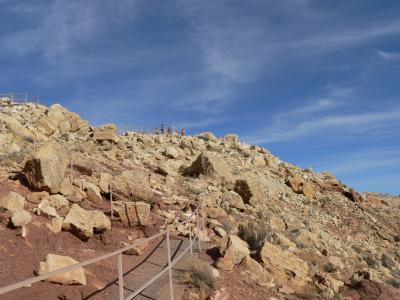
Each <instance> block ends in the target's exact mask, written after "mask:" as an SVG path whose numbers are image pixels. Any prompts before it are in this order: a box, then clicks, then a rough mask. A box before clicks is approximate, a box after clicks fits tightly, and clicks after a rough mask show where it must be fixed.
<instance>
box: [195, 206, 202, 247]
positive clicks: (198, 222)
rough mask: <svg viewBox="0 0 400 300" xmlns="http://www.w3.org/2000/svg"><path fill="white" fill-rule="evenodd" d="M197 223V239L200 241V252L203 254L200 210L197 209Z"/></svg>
mask: <svg viewBox="0 0 400 300" xmlns="http://www.w3.org/2000/svg"><path fill="white" fill-rule="evenodd" d="M196 223H197V239H198V241H199V252H201V241H200V220H199V208H198V207H197V209H196Z"/></svg>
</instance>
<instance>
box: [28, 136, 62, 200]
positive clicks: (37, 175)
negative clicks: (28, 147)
mask: <svg viewBox="0 0 400 300" xmlns="http://www.w3.org/2000/svg"><path fill="white" fill-rule="evenodd" d="M67 165H68V159H67V157H66V154H65V152H64V150H63V148H62V147H61V146H60V145H59V144H57V143H55V142H49V143H46V144H45V145H43V146H42V147H41V148H40V149H39V150H38V151H37V152H36V153H34V154H33V156H32V157H30V158H29V159H28V160H27V161H26V163H25V167H24V173H25V176H26V178H27V180H28V183H29V185H30V186H31V187H32V188H34V189H38V190H45V191H48V192H51V193H58V192H59V191H60V187H61V183H62V181H63V180H64V173H65V169H66V167H67Z"/></svg>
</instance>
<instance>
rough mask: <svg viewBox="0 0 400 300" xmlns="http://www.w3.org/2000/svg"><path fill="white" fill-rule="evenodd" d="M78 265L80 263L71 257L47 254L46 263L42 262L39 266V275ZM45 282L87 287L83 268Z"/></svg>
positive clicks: (52, 277)
mask: <svg viewBox="0 0 400 300" xmlns="http://www.w3.org/2000/svg"><path fill="white" fill-rule="evenodd" d="M78 263H79V262H78V261H76V260H75V259H73V258H71V257H69V256H62V255H56V254H47V256H46V261H42V262H40V264H39V270H38V274H39V275H43V274H46V273H50V272H53V271H56V270H59V269H62V268H65V267H68V266H71V265H75V264H78ZM45 280H46V281H49V282H55V283H60V284H66V285H68V284H81V285H86V277H85V272H84V270H83V268H77V269H75V270H72V271H69V272H65V273H62V274H60V275H55V276H51V277H49V278H47V279H45Z"/></svg>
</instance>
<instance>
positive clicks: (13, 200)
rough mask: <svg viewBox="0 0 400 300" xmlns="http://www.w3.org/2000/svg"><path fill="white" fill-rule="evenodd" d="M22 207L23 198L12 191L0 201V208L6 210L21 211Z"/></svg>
mask: <svg viewBox="0 0 400 300" xmlns="http://www.w3.org/2000/svg"><path fill="white" fill-rule="evenodd" d="M24 206H25V198H24V197H22V196H21V195H20V194H17V193H15V192H12V191H11V192H8V193H7V194H6V195H5V196H3V197H2V198H1V199H0V207H2V208H5V209H8V210H22V209H23V208H24Z"/></svg>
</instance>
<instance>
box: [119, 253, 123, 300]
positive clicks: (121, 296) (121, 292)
mask: <svg viewBox="0 0 400 300" xmlns="http://www.w3.org/2000/svg"><path fill="white" fill-rule="evenodd" d="M118 289H119V300H124V273H123V270H122V253H120V254H118Z"/></svg>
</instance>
